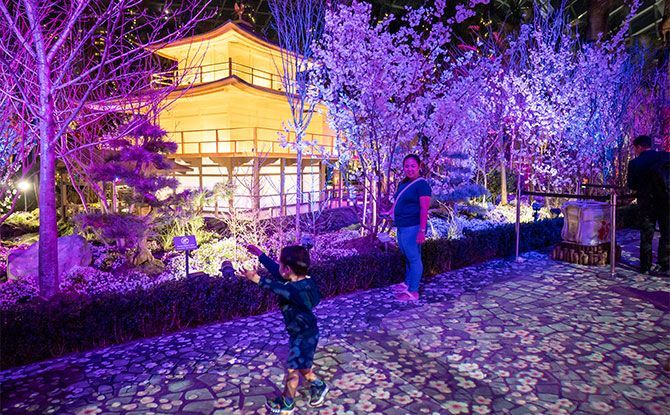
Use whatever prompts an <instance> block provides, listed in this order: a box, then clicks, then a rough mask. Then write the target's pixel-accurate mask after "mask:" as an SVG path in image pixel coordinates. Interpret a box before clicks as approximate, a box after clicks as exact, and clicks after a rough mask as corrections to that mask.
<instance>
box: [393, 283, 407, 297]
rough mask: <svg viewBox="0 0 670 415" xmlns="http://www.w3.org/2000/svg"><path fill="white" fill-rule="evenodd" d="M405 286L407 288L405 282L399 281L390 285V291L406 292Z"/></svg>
mask: <svg viewBox="0 0 670 415" xmlns="http://www.w3.org/2000/svg"><path fill="white" fill-rule="evenodd" d="M407 288H408V287H407V284H405V283H404V282H401V283H400V284H394V285H392V286H391V291H393V292H394V293H397V294H400V293H404V292H407Z"/></svg>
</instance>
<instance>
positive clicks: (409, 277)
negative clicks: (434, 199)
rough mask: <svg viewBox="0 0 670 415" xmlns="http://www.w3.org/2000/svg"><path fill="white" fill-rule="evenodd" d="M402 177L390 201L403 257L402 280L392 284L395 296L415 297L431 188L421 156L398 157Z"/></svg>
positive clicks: (411, 299) (417, 293) (417, 290)
mask: <svg viewBox="0 0 670 415" xmlns="http://www.w3.org/2000/svg"><path fill="white" fill-rule="evenodd" d="M402 169H403V173H405V178H404V179H403V180H402V181H401V182H400V184H399V185H398V189H396V192H395V197H394V199H395V203H394V204H393V219H394V222H395V226H396V227H397V228H398V246H399V247H400V251H401V252H402V254H403V256H404V257H405V282H404V283H400V284H398V285H396V286H394V289H395V291H396V299H398V300H401V301H417V300H418V299H419V282H420V281H421V275H422V274H423V264H422V263H421V244H423V242H424V241H425V240H426V226H427V224H428V208H429V207H430V195H431V189H430V184H428V181H426V179H424V178H423V177H421V171H420V170H421V159H420V158H419V156H417V155H416V154H408V155H407V156H405V158H404V159H403V161H402Z"/></svg>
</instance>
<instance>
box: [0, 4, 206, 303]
mask: <svg viewBox="0 0 670 415" xmlns="http://www.w3.org/2000/svg"><path fill="white" fill-rule="evenodd" d="M143 3H144V2H142V1H141V0H118V1H112V2H110V1H103V0H77V1H74V0H66V1H60V2H49V1H43V0H19V1H6V0H0V21H1V22H2V24H0V72H2V73H3V74H4V75H3V76H9V74H11V75H12V76H15V77H16V82H15V87H14V88H12V89H9V90H6V89H4V88H3V89H2V93H3V94H6V95H8V97H9V102H10V103H11V105H12V106H13V107H14V108H15V109H17V110H23V112H22V113H21V117H20V120H21V121H23V125H22V126H21V128H22V129H25V131H26V132H27V134H29V135H30V136H33V137H36V140H37V143H38V144H37V145H38V147H39V166H40V169H39V178H40V180H39V182H40V195H39V208H40V237H39V267H38V269H39V278H38V280H39V287H40V294H41V295H42V296H45V297H50V296H52V295H53V294H54V293H55V292H56V291H57V290H58V286H59V281H58V279H59V278H58V274H57V270H58V250H57V249H56V248H57V238H58V230H57V226H56V192H55V176H56V160H57V157H58V156H59V155H60V156H61V157H62V158H64V159H67V156H68V155H69V154H70V153H69V151H70V150H71V147H70V145H71V144H72V143H74V142H76V140H73V139H72V138H73V137H77V132H78V130H80V129H83V128H85V127H86V126H89V125H93V124H95V123H97V122H98V121H99V119H100V115H99V112H105V113H109V112H118V111H119V109H120V107H119V102H120V101H121V100H127V99H128V97H137V99H136V100H137V102H141V99H140V97H139V96H138V95H139V92H140V91H142V90H143V89H144V88H145V86H146V85H148V83H149V81H150V77H149V74H150V73H149V72H148V71H147V69H148V68H150V67H153V69H154V70H156V69H158V68H159V67H160V66H159V63H158V62H157V61H153V65H151V63H150V62H151V59H152V54H153V50H152V49H151V48H149V46H150V45H156V44H161V43H163V42H167V41H170V40H173V39H177V38H181V37H183V36H184V35H185V34H187V33H189V32H190V31H191V30H192V29H193V27H194V25H195V24H197V23H198V22H199V21H200V20H201V19H202V18H204V17H206V16H204V15H203V13H204V12H203V10H205V8H204V7H202V6H203V4H199V3H197V2H183V3H182V2H180V3H179V4H170V3H168V4H167V5H166V6H165V7H164V8H163V9H161V10H152V9H150V8H147V7H144V5H143ZM93 108H97V109H98V110H99V111H92V110H91V109H93ZM121 109H122V108H121ZM24 114H25V115H24ZM85 145H93V143H86V144H85Z"/></svg>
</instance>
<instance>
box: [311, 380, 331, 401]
mask: <svg viewBox="0 0 670 415" xmlns="http://www.w3.org/2000/svg"><path fill="white" fill-rule="evenodd" d="M329 390H330V388H328V385H326V382H324V381H322V380H318V379H317V380H315V381H314V382H312V383H311V384H310V385H309V404H310V406H320V405H323V402H324V401H325V400H326V395H327V394H328V391H329Z"/></svg>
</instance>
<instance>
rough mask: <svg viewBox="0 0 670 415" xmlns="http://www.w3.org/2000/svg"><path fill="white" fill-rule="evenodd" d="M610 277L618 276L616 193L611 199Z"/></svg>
mask: <svg viewBox="0 0 670 415" xmlns="http://www.w3.org/2000/svg"><path fill="white" fill-rule="evenodd" d="M610 222H611V227H610V229H611V230H610V275H612V276H614V274H616V191H614V190H612V194H611V197H610Z"/></svg>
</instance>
